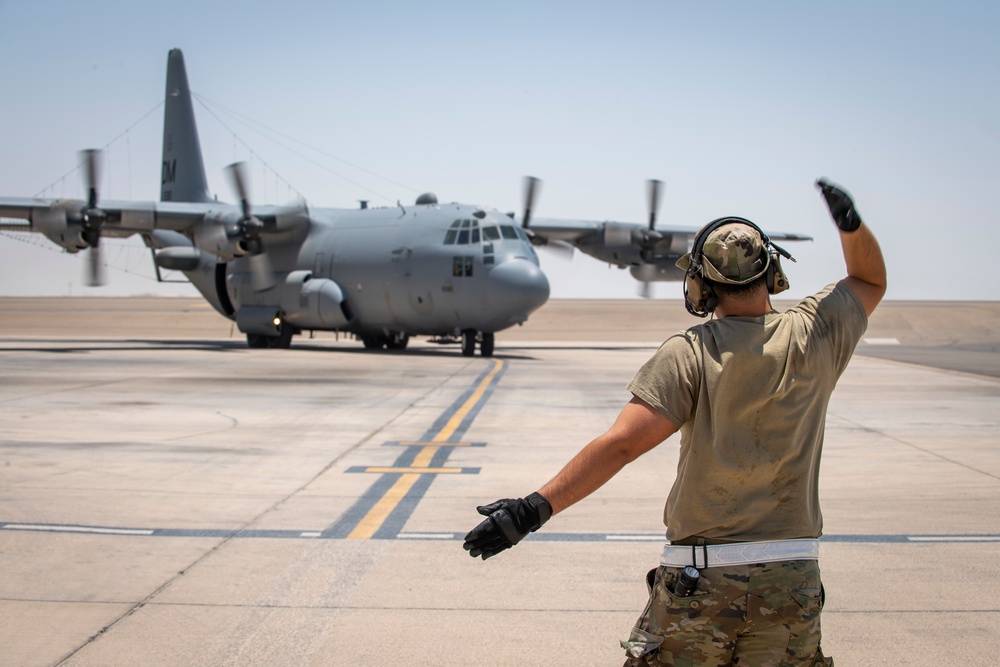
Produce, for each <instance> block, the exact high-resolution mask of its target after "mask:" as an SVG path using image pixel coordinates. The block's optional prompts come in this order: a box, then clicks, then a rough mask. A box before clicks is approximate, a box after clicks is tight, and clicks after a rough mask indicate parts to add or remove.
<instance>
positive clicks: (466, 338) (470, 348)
mask: <svg viewBox="0 0 1000 667" xmlns="http://www.w3.org/2000/svg"><path fill="white" fill-rule="evenodd" d="M474 354H476V332H475V330H473V329H466V330H465V331H463V332H462V356H463V357H471V356H473V355H474Z"/></svg>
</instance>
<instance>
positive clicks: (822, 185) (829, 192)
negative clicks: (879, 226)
mask: <svg viewBox="0 0 1000 667" xmlns="http://www.w3.org/2000/svg"><path fill="white" fill-rule="evenodd" d="M816 187H818V188H819V189H820V192H822V193H823V198H824V199H826V205H827V207H828V208H829V209H830V215H831V216H833V221H834V222H835V223H837V226H838V227H840V229H841V231H845V232H853V231H855V230H856V229H857V228H858V227H860V226H861V216H860V215H859V214H858V210H857V209H856V208H854V202H853V201H852V200H851V196H850V195H849V194H847V193H846V192H844V191H843V190H841V189H840V188H838V187H837V186H836V185H834V184H832V183H830V182H829V181H828V180H826V179H825V178H821V179H819V180H818V181H816Z"/></svg>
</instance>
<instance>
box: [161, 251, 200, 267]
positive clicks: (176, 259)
mask: <svg viewBox="0 0 1000 667" xmlns="http://www.w3.org/2000/svg"><path fill="white" fill-rule="evenodd" d="M153 261H155V262H156V265H157V266H158V267H160V268H161V269H167V270H170V271H194V270H195V269H197V268H198V265H199V264H201V251H200V250H198V249H197V248H191V247H185V246H171V247H169V248H163V249H161V250H154V251H153Z"/></svg>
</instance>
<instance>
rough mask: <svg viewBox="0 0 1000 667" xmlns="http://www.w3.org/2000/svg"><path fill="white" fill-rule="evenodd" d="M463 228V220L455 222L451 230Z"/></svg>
mask: <svg viewBox="0 0 1000 667" xmlns="http://www.w3.org/2000/svg"><path fill="white" fill-rule="evenodd" d="M461 226H462V221H461V220H456V221H455V222H453V223H451V228H452V229H458V228H459V227H461Z"/></svg>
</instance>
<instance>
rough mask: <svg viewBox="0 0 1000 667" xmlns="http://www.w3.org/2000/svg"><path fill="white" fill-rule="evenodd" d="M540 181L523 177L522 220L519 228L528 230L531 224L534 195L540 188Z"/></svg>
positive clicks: (530, 177)
mask: <svg viewBox="0 0 1000 667" xmlns="http://www.w3.org/2000/svg"><path fill="white" fill-rule="evenodd" d="M541 184H542V181H541V179H539V178H535V177H534V176H525V177H524V218H523V219H522V222H521V227H523V228H524V229H527V228H528V225H530V224H531V210H532V209H533V208H534V207H535V195H536V194H537V192H538V189H539V187H541Z"/></svg>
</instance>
